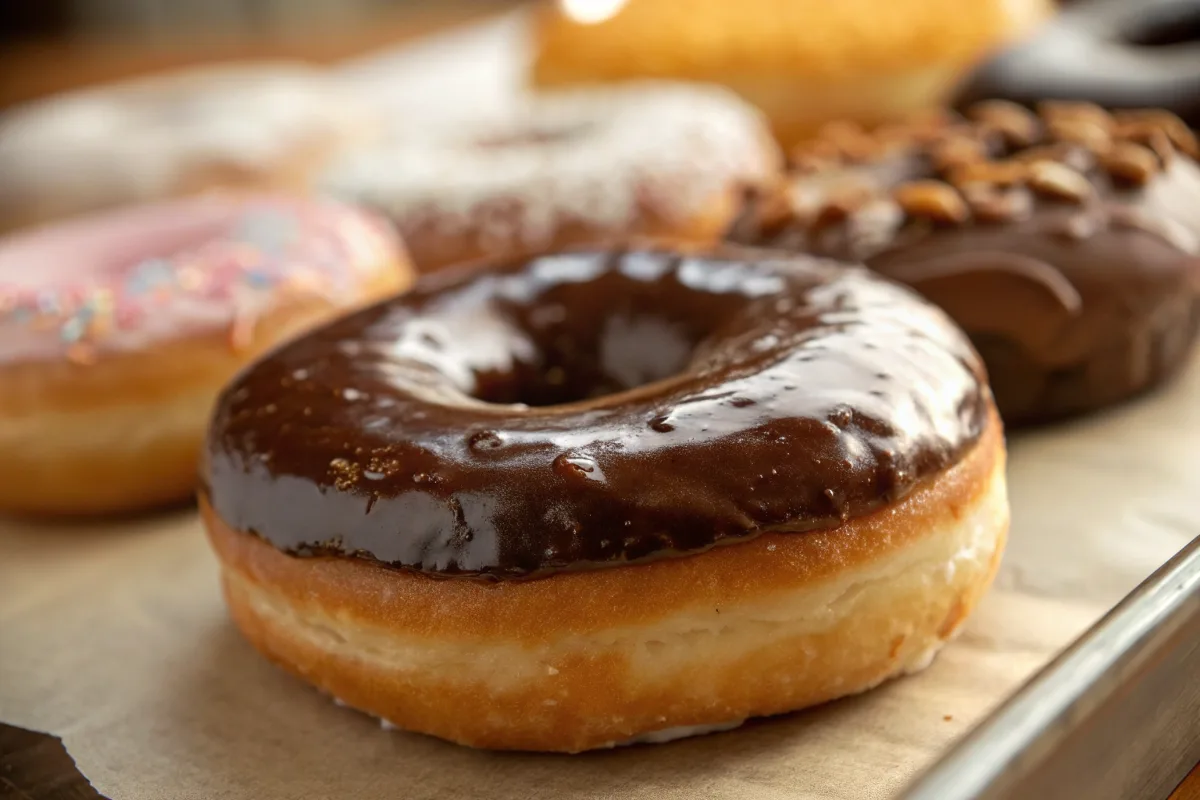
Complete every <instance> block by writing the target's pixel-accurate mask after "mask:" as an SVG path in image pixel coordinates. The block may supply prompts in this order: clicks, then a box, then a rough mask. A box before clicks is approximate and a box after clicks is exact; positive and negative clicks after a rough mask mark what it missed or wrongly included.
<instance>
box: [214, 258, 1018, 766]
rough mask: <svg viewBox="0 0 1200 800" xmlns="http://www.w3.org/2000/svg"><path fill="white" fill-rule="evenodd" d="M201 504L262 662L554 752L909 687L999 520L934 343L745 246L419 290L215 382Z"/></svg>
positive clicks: (966, 397)
mask: <svg viewBox="0 0 1200 800" xmlns="http://www.w3.org/2000/svg"><path fill="white" fill-rule="evenodd" d="M201 494H202V497H201V500H202V506H203V508H204V510H205V517H206V521H207V523H208V526H209V530H210V534H211V536H212V540H213V543H214V546H215V548H216V550H217V553H218V556H219V557H220V559H221V561H222V564H223V567H224V580H225V588H226V595H227V597H228V599H229V603H230V606H231V609H232V611H233V614H234V618H235V620H236V621H237V622H238V623H239V625H240V626H241V627H242V629H243V631H244V632H245V633H246V634H247V636H248V637H249V638H250V639H251V640H252V641H253V642H254V643H255V644H256V645H258V646H259V647H260V648H261V649H263V650H264V651H265V652H266V653H267V654H268V655H269V656H270V657H271V658H272V659H274V660H276V661H278V662H280V663H282V664H283V665H284V666H286V667H288V668H289V669H291V670H292V671H294V672H296V673H298V674H300V675H302V676H304V677H306V678H307V679H309V680H311V681H313V682H314V683H316V684H317V685H318V686H320V687H321V688H323V689H324V690H326V691H329V692H331V693H333V694H335V695H337V696H338V697H340V698H342V699H343V700H344V701H346V702H348V703H349V704H351V705H353V706H356V707H358V708H362V709H364V710H367V711H370V712H371V713H373V714H376V715H378V716H381V717H383V718H385V719H388V720H391V721H392V722H393V723H395V724H397V725H399V726H401V727H405V728H409V729H414V730H420V731H424V732H428V733H433V734H435V735H439V736H443V737H446V738H449V739H452V740H454V741H459V742H464V743H468V744H472V745H477V746H487V747H503V748H523V749H552V750H560V749H561V750H571V751H575V750H581V749H587V748H591V747H598V746H604V745H611V744H613V743H615V742H620V741H624V740H628V739H631V738H635V737H639V736H645V735H650V736H651V737H652V738H658V739H661V738H672V737H674V736H677V735H686V734H687V733H693V732H699V731H700V730H702V729H705V728H708V727H711V726H718V725H729V724H736V722H738V721H740V720H741V719H744V718H745V717H747V716H753V715H759V714H767V713H779V712H781V711H786V710H790V709H794V708H798V707H801V706H804V705H808V704H811V703H813V702H819V701H821V700H824V699H828V698H830V697H834V696H838V695H840V694H845V693H849V692H853V691H859V690H861V689H864V688H868V687H869V686H872V685H874V684H875V683H878V682H879V681H881V680H883V679H884V678H886V677H888V676H891V675H895V674H898V673H901V672H904V671H906V670H911V669H916V668H919V667H920V666H922V665H923V664H925V663H927V662H928V659H929V656H930V655H932V653H933V651H934V650H936V649H937V647H938V646H940V644H941V643H942V642H943V641H944V640H945V639H946V638H947V637H948V636H949V635H950V634H951V633H952V632H953V631H954V630H955V629H957V627H958V626H959V624H960V623H961V621H962V619H963V618H964V617H965V615H966V613H967V612H968V610H969V609H970V608H971V607H972V606H973V605H974V602H975V601H976V599H977V598H978V596H979V594H980V593H981V592H982V591H983V588H984V587H985V586H986V585H987V583H988V581H989V580H990V577H991V574H992V571H993V569H994V566H995V564H996V560H997V558H998V555H999V552H1000V549H1001V546H1002V543H1003V539H1004V533H1005V531H1006V528H1007V519H1008V517H1007V505H1006V501H1005V498H1004V487H1003V438H1002V435H1001V432H1000V428H999V424H998V419H997V417H996V415H995V411H994V408H993V405H992V401H991V395H990V392H989V391H988V389H987V386H986V383H985V382H984V378H983V370H982V366H981V364H980V362H979V360H978V358H977V356H976V355H975V353H974V352H973V350H972V349H971V347H970V345H969V344H968V343H967V341H966V339H965V338H964V337H963V336H962V335H961V333H960V332H958V331H957V330H956V329H955V328H954V327H953V325H952V324H951V323H950V322H949V320H947V319H946V318H945V317H944V316H943V315H942V314H941V313H940V312H938V311H937V310H936V309H934V308H933V307H931V306H929V305H927V304H924V303H923V302H922V301H920V300H919V299H918V298H917V297H915V296H914V295H911V294H909V293H907V292H906V291H905V290H903V289H901V288H900V287H896V286H894V285H892V284H890V283H888V282H885V281H883V280H880V279H878V278H876V277H874V276H872V275H870V273H868V272H867V271H865V270H862V269H860V268H852V267H845V266H842V265H838V264H835V263H832V262H825V261H819V260H815V259H811V258H806V257H796V256H786V255H779V254H769V253H761V252H757V251H752V250H737V249H729V250H722V251H718V252H712V253H699V254H692V255H681V254H676V253H672V252H668V251H665V250H660V249H655V248H653V247H650V248H634V249H615V250H595V251H581V252H572V253H566V254H560V255H554V256H546V257H542V258H538V259H534V260H532V261H528V262H525V261H521V262H515V263H509V264H504V265H500V266H497V267H495V268H493V269H491V270H486V271H478V272H476V271H466V272H455V273H447V274H444V275H440V276H432V277H430V278H428V279H426V280H425V282H424V283H421V284H419V286H418V288H417V289H416V290H415V291H413V292H412V293H410V294H408V295H405V296H402V297H399V298H396V299H394V300H390V301H387V302H384V303H382V304H379V305H376V306H374V307H372V308H370V309H368V310H366V311H364V312H361V313H357V314H354V315H353V316H350V317H347V318H345V319H343V320H341V321H339V322H336V323H334V324H332V325H329V326H327V327H326V328H324V329H322V330H321V331H319V332H317V333H315V334H313V335H310V336H306V337H303V338H301V339H299V340H297V341H295V342H293V343H291V344H290V345H287V346H285V347H283V348H281V349H279V350H277V351H276V352H275V353H273V354H272V355H270V356H269V357H267V358H265V359H264V360H263V361H261V362H260V363H259V364H258V365H257V366H255V367H254V368H252V369H250V370H249V371H247V372H246V373H244V374H243V375H242V376H241V377H240V378H239V379H238V380H236V381H235V382H234V383H233V384H232V385H231V386H230V387H229V388H228V389H227V391H226V392H225V394H224V396H223V397H222V398H221V400H220V401H219V403H218V405H217V409H216V412H215V416H214V419H213V422H212V426H211V429H210V436H209V440H208V449H207V458H206V463H205V467H204V488H203V490H202V493H201ZM330 615H332V616H330ZM764 620H773V621H771V622H769V623H768V622H764ZM330 631H333V633H332V634H331V633H330ZM697 631H700V632H697ZM704 631H708V632H707V633H705V632H704ZM714 648H715V649H714ZM805 648H808V649H807V650H805ZM464 653H467V654H469V655H468V656H466V657H467V658H468V662H467V663H463V659H464ZM655 654H657V655H655ZM650 656H654V657H650ZM797 659H798V660H797ZM451 662H457V664H458V666H454V667H453V669H451V668H450V666H448V665H450V664H451ZM701 664H705V665H706V668H707V669H710V670H711V672H710V677H709V678H705V679H704V680H701V681H696V680H695V679H694V677H693V678H688V677H686V676H687V675H694V673H695V670H697V669H699V668H700V665H701ZM489 665H490V666H489ZM485 667H486V668H485ZM480 698H486V702H487V704H488V705H487V710H488V713H487V714H481V713H479V703H480V702H481V700H480Z"/></svg>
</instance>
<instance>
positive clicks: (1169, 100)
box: [955, 0, 1200, 128]
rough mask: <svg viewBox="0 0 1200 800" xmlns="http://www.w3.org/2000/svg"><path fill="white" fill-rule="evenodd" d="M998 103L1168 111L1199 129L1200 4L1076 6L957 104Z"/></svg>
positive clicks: (1170, 0) (1153, 0)
mask: <svg viewBox="0 0 1200 800" xmlns="http://www.w3.org/2000/svg"><path fill="white" fill-rule="evenodd" d="M994 99H1002V100H1012V101H1016V102H1019V103H1022V104H1025V105H1028V106H1031V107H1032V106H1036V105H1037V104H1038V103H1040V102H1042V101H1044V100H1074V101H1079V100H1083V101H1089V102H1092V103H1096V104H1098V105H1100V106H1103V107H1104V108H1107V109H1137V108H1148V107H1153V108H1163V109H1166V110H1167V111H1170V112H1172V113H1174V114H1176V115H1178V116H1179V117H1180V118H1181V119H1183V121H1184V122H1186V123H1187V124H1188V125H1190V126H1192V127H1193V128H1200V3H1198V2H1196V0H1141V2H1137V3H1129V2H1125V0H1087V2H1076V3H1072V4H1071V5H1070V6H1068V7H1067V8H1066V9H1064V10H1063V12H1062V13H1061V14H1060V15H1058V17H1057V18H1055V19H1054V20H1053V21H1052V22H1050V23H1049V24H1048V25H1046V26H1045V27H1044V28H1043V29H1042V30H1040V31H1039V32H1038V34H1037V35H1036V36H1034V37H1031V38H1030V39H1029V40H1028V41H1024V42H1020V43H1019V44H1018V45H1017V46H1015V47H1012V48H1009V49H1007V50H1005V51H1003V52H1001V53H1000V54H998V55H997V56H996V57H995V58H993V59H990V60H989V61H988V62H987V63H985V64H983V65H982V66H981V67H979V69H978V70H976V72H975V73H974V74H973V75H972V76H971V77H970V79H969V80H967V81H966V82H965V84H964V85H963V86H962V87H960V89H959V90H958V97H957V99H956V101H955V102H956V104H957V105H959V106H960V107H963V108H965V107H967V106H970V105H972V104H974V103H977V102H980V101H982V100H994Z"/></svg>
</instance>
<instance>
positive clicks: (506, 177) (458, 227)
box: [317, 82, 782, 271]
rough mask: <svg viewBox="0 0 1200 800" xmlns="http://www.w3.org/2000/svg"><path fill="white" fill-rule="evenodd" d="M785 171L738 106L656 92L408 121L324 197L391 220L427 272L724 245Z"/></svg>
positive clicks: (609, 91)
mask: <svg viewBox="0 0 1200 800" xmlns="http://www.w3.org/2000/svg"><path fill="white" fill-rule="evenodd" d="M781 161H782V158H781V156H780V153H779V150H778V148H777V146H776V145H775V142H774V140H773V139H772V138H771V135H770V133H769V131H768V129H767V124H766V120H765V119H764V118H763V117H762V116H761V115H760V114H759V113H758V112H757V111H756V110H755V109H753V108H751V107H750V106H748V105H746V104H745V103H744V102H742V101H741V100H739V99H738V98H737V97H735V96H734V95H733V94H731V93H729V92H727V91H725V90H723V89H718V88H715V87H708V86H700V85H688V84H672V83H659V82H646V83H643V84H637V85H631V86H624V87H618V88H602V89H600V88H598V89H584V90H576V91H570V92H562V93H556V94H548V95H539V96H537V97H532V98H527V99H525V100H524V101H523V102H520V103H517V104H515V105H514V107H512V108H509V109H506V110H500V111H493V112H489V113H487V114H467V115H463V116H461V117H460V116H455V117H454V119H452V120H451V121H449V122H442V123H438V122H430V121H426V123H425V124H422V125H419V126H414V125H413V124H412V120H411V119H403V120H397V121H396V130H395V131H392V132H391V133H390V134H389V135H387V136H384V137H383V138H382V140H381V141H379V142H377V143H374V144H372V145H371V146H368V147H362V148H355V149H353V150H347V151H345V152H344V153H343V154H342V155H341V156H340V157H339V158H337V159H334V160H333V161H332V162H331V163H330V164H329V166H328V168H327V169H326V170H325V171H324V172H322V173H321V175H320V177H319V178H318V179H317V185H318V187H319V188H320V189H321V190H323V191H325V192H327V193H329V194H331V195H332V196H334V197H337V198H340V199H344V200H350V201H353V202H356V203H359V204H361V205H365V206H368V207H371V208H375V209H377V210H379V211H380V212H382V213H384V214H386V215H387V216H389V217H390V218H391V219H392V220H393V221H394V222H395V223H396V226H397V227H398V228H399V230H400V233H401V235H402V236H403V238H404V242H405V244H406V245H407V247H408V249H409V252H410V253H411V254H412V258H413V262H414V263H415V264H416V266H417V268H418V269H419V270H422V271H425V270H433V269H437V268H439V267H442V266H445V265H448V264H454V263H459V262H463V261H471V260H475V259H478V258H483V257H496V256H501V255H514V256H515V255H523V254H531V253H540V252H545V251H548V250H554V249H560V248H563V247H567V246H571V245H576V244H581V243H587V242H592V241H597V240H608V239H613V238H621V237H625V236H629V235H641V236H652V237H656V238H660V239H676V240H682V241H699V242H704V241H708V240H712V239H715V238H717V237H718V236H719V234H720V232H721V230H722V229H723V228H724V227H725V226H727V224H728V222H729V221H730V218H731V215H732V213H733V208H734V207H735V206H736V205H737V198H738V196H739V189H740V187H741V186H742V185H744V184H746V183H761V182H763V181H766V180H769V179H771V178H772V177H773V176H775V175H776V173H777V172H778V170H779V169H780V164H781Z"/></svg>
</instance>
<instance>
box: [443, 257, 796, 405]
mask: <svg viewBox="0 0 1200 800" xmlns="http://www.w3.org/2000/svg"><path fill="white" fill-rule="evenodd" d="M572 271H573V272H572ZM483 281H484V282H487V283H491V284H492V285H490V286H481V285H480V284H479V283H478V282H476V283H470V282H469V283H466V284H464V285H463V287H462V289H461V290H460V293H459V298H460V300H456V301H454V302H452V303H450V304H449V306H448V307H447V308H446V309H445V310H444V311H442V312H439V313H438V314H437V315H435V316H441V317H442V319H441V321H440V322H436V323H435V324H437V325H438V326H439V327H441V328H442V329H443V330H446V331H453V337H452V339H453V342H454V349H453V352H446V351H442V352H441V354H440V356H439V358H440V363H441V364H442V365H443V368H444V369H445V370H446V371H447V374H452V375H458V376H461V377H460V378H459V379H458V380H456V384H457V385H458V387H459V389H460V391H463V392H464V393H466V394H468V395H470V396H471V397H473V398H474V399H476V400H482V401H484V402H486V403H495V404H503V405H509V404H524V405H527V406H535V407H545V406H555V405H564V404H569V403H578V402H581V401H589V400H596V399H598V398H605V397H612V396H616V395H619V394H622V393H624V392H628V391H630V390H633V389H637V388H639V387H642V386H646V385H649V384H657V383H659V382H662V381H668V380H675V379H678V378H680V377H686V376H687V375H689V374H692V373H693V372H695V371H696V370H697V369H698V368H699V367H700V366H702V365H703V364H704V363H708V362H710V361H712V360H713V359H714V358H722V357H727V356H728V357H733V356H732V355H731V353H734V352H736V351H738V348H737V347H735V346H734V345H733V344H732V343H734V342H735V341H738V340H739V337H744V336H745V335H746V334H747V333H748V332H749V333H752V332H753V331H754V330H756V329H758V328H762V327H763V326H764V325H767V326H769V325H770V321H769V320H768V319H767V318H766V317H765V316H764V315H763V314H762V313H756V311H755V309H756V308H758V306H759V303H758V299H759V298H762V297H771V296H774V295H775V294H776V293H778V292H779V291H781V290H782V287H783V284H782V281H781V279H779V278H778V276H774V275H769V274H766V273H765V272H764V271H763V270H762V269H761V267H760V265H755V264H744V263H735V262H729V263H726V264H721V263H717V264H713V263H705V264H704V265H701V264H700V263H699V262H690V261H689V260H688V259H680V258H678V257H674V256H669V255H663V254H658V253H642V254H638V256H637V257H634V256H629V257H627V258H626V259H624V260H623V261H622V262H621V264H620V266H619V268H615V269H614V268H610V267H609V266H608V265H606V264H605V263H604V262H603V261H595V260H591V261H589V260H586V259H581V258H578V257H574V256H571V255H569V254H568V255H562V256H548V257H545V258H541V259H537V260H535V261H534V262H532V264H531V265H530V266H528V267H526V268H524V269H521V270H520V271H516V272H513V273H511V274H507V275H502V276H494V277H488V278H484V279H483ZM430 318H431V317H430V316H429V315H427V317H426V319H427V320H428V319H430ZM446 338H447V339H450V338H451V337H449V336H447V337H446ZM468 376H469V377H468Z"/></svg>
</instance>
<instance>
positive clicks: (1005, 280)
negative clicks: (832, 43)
mask: <svg viewBox="0 0 1200 800" xmlns="http://www.w3.org/2000/svg"><path fill="white" fill-rule="evenodd" d="M1196 154H1197V145H1196V139H1195V137H1194V135H1193V134H1192V133H1191V131H1189V130H1188V128H1187V127H1186V126H1185V125H1183V123H1182V122H1180V121H1179V119H1178V118H1177V117H1174V116H1172V115H1171V114H1169V113H1167V112H1165V111H1127V112H1116V113H1115V114H1109V113H1108V112H1105V111H1103V110H1101V109H1100V108H1098V107H1096V106H1092V105H1088V104H1072V103H1065V104H1055V103H1049V104H1043V106H1042V109H1041V111H1040V113H1038V114H1034V113H1032V112H1029V111H1026V110H1025V109H1023V108H1021V107H1019V106H1017V105H1014V104H1011V103H1007V102H1004V101H989V102H986V103H980V104H976V105H975V106H972V107H971V108H970V109H969V110H968V116H967V117H966V118H959V117H952V118H947V119H935V120H922V121H914V122H911V123H909V124H907V125H903V126H895V127H892V128H888V129H882V130H880V131H878V132H876V133H873V134H867V133H864V132H862V131H861V130H853V129H846V128H843V129H830V130H828V131H827V132H826V134H825V135H824V136H823V137H822V138H819V139H817V140H816V141H814V142H813V143H812V144H811V145H810V146H809V147H808V148H807V149H806V150H804V151H803V152H797V153H796V154H795V171H794V173H793V175H792V178H791V179H790V180H791V183H790V184H789V185H788V186H787V187H786V191H785V192H783V193H779V192H775V191H773V190H772V191H759V192H756V193H752V195H751V197H750V199H749V202H748V203H747V204H746V206H745V208H744V209H743V213H742V215H741V217H740V218H739V219H738V220H737V222H736V223H735V224H734V226H733V227H732V229H731V230H730V232H729V234H728V237H729V238H730V239H731V240H732V241H736V242H740V243H744V244H754V245H759V246H763V245H769V246H772V247H778V248H783V249H787V250H799V251H802V252H807V253H815V254H820V255H825V256H833V257H838V258H845V259H862V260H864V261H865V262H866V263H867V265H868V266H870V267H871V268H873V269H875V270H877V271H879V272H881V273H883V274H884V275H886V276H888V277H890V278H893V279H895V280H899V281H901V282H903V283H906V284H908V285H910V286H912V287H913V288H915V289H917V290H918V291H919V292H921V293H922V294H923V295H925V296H926V297H927V298H928V299H930V300H932V301H933V302H934V303H936V304H937V305H939V306H941V307H942V308H943V309H944V310H946V311H947V312H948V313H949V314H950V316H951V317H953V318H954V319H955V321H956V322H958V323H959V324H960V325H961V326H962V327H963V328H964V329H965V330H966V331H967V333H968V334H970V335H971V338H972V340H973V341H974V343H975V346H976V347H977V348H978V349H979V351H980V353H981V354H982V355H983V357H984V360H985V362H986V363H987V366H988V373H989V376H990V379H991V383H992V386H993V388H994V390H995V392H996V400H997V404H998V405H999V407H1000V411H1001V414H1002V415H1003V416H1004V419H1005V422H1007V423H1008V424H1009V425H1014V424H1023V423H1033V422H1042V421H1049V420H1053V419H1057V418H1061V417H1066V416H1070V415H1073V414H1077V413H1081V412H1084V411H1088V410H1091V409H1095V408H1099V407H1102V406H1106V405H1109V404H1112V403H1115V402H1118V401H1120V400H1122V399H1125V398H1127V397H1130V396H1132V395H1135V394H1137V393H1139V392H1141V391H1143V390H1145V389H1148V388H1150V387H1153V386H1155V385H1158V384H1159V383H1161V382H1162V381H1164V380H1166V379H1167V378H1169V377H1170V376H1171V375H1173V374H1174V373H1175V372H1176V371H1177V369H1178V368H1179V367H1180V365H1182V364H1183V363H1184V361H1185V359H1186V357H1187V354H1188V353H1189V352H1190V349H1191V345H1192V342H1193V339H1194V338H1195V334H1196V329H1197V324H1198V320H1200V300H1198V295H1197V290H1198V286H1200V258H1198V255H1200V168H1198V167H1197V164H1196V162H1195V160H1194V159H1195V156H1196Z"/></svg>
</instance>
